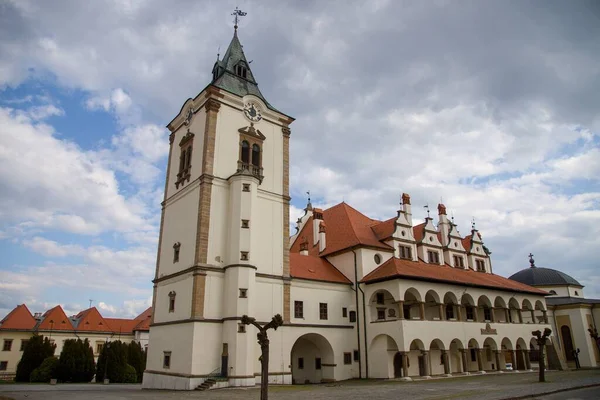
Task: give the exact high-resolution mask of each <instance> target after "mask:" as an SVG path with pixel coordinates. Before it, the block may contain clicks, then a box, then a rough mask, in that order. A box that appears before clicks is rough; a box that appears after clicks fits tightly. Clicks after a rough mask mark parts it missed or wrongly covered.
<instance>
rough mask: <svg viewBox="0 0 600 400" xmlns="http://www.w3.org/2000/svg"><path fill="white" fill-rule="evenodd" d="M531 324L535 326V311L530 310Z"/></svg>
mask: <svg viewBox="0 0 600 400" xmlns="http://www.w3.org/2000/svg"><path fill="white" fill-rule="evenodd" d="M531 322H532V323H534V324H535V311H534V310H531Z"/></svg>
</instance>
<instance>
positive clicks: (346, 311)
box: [342, 307, 348, 318]
mask: <svg viewBox="0 0 600 400" xmlns="http://www.w3.org/2000/svg"><path fill="white" fill-rule="evenodd" d="M347 317H348V309H347V308H346V307H342V318H347Z"/></svg>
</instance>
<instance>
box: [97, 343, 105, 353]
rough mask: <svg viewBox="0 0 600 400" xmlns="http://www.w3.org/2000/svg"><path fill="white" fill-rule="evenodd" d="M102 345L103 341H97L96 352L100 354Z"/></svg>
mask: <svg viewBox="0 0 600 400" xmlns="http://www.w3.org/2000/svg"><path fill="white" fill-rule="evenodd" d="M103 347H104V343H97V344H96V353H97V354H100V353H102V348H103Z"/></svg>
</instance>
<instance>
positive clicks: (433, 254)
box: [427, 251, 440, 264]
mask: <svg viewBox="0 0 600 400" xmlns="http://www.w3.org/2000/svg"><path fill="white" fill-rule="evenodd" d="M427 258H428V259H429V261H428V262H429V264H439V263H440V254H439V253H438V252H437V251H427Z"/></svg>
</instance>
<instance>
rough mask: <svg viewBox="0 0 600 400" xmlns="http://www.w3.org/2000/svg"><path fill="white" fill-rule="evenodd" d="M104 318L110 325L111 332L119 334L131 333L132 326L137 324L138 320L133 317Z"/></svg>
mask: <svg viewBox="0 0 600 400" xmlns="http://www.w3.org/2000/svg"><path fill="white" fill-rule="evenodd" d="M105 320H106V323H107V324H108V326H109V327H110V331H111V332H113V333H115V334H121V335H131V334H132V333H133V328H135V326H136V325H137V324H139V321H136V320H135V319H125V318H105Z"/></svg>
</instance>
